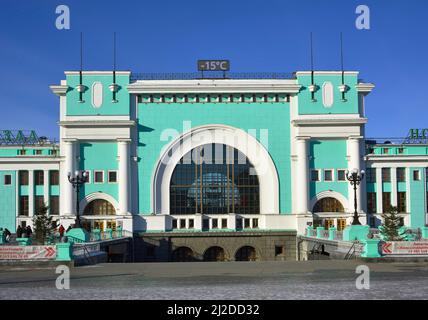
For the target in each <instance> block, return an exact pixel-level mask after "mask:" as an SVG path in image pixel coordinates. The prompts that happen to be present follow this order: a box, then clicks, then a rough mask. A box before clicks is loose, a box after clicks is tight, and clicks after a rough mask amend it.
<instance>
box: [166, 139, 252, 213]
mask: <svg viewBox="0 0 428 320" xmlns="http://www.w3.org/2000/svg"><path fill="white" fill-rule="evenodd" d="M259 198H260V194H259V180H258V178H257V175H256V172H255V169H254V167H253V165H252V164H251V163H250V162H249V160H248V159H247V157H246V156H245V155H244V154H243V153H242V152H240V151H238V150H237V149H234V148H232V147H230V146H226V145H222V144H206V145H203V146H201V147H197V148H195V149H193V150H192V151H190V152H188V153H187V154H186V155H184V157H183V158H181V160H180V162H179V163H178V164H177V166H176V167H175V169H174V172H173V174H172V178H171V183H170V213H171V214H193V213H203V214H227V213H232V212H233V213H238V214H245V213H250V214H257V213H260V207H259Z"/></svg>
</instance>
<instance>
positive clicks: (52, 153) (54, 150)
mask: <svg viewBox="0 0 428 320" xmlns="http://www.w3.org/2000/svg"><path fill="white" fill-rule="evenodd" d="M49 154H50V155H51V156H57V155H58V150H56V149H52V150H49Z"/></svg>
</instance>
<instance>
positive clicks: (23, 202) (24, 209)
mask: <svg viewBox="0 0 428 320" xmlns="http://www.w3.org/2000/svg"><path fill="white" fill-rule="evenodd" d="M19 215H21V216H28V196H20V197H19Z"/></svg>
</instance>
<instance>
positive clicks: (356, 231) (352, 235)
mask: <svg viewBox="0 0 428 320" xmlns="http://www.w3.org/2000/svg"><path fill="white" fill-rule="evenodd" d="M369 229H370V227H369V226H367V225H365V226H363V225H350V226H347V227H346V228H345V230H343V240H344V241H355V240H358V241H361V240H366V239H367V235H368V234H369Z"/></svg>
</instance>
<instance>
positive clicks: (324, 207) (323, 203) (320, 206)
mask: <svg viewBox="0 0 428 320" xmlns="http://www.w3.org/2000/svg"><path fill="white" fill-rule="evenodd" d="M313 212H344V210H343V206H342V204H341V203H340V201H339V200H337V199H335V198H331V197H328V198H322V199H320V200H318V202H317V203H316V204H315V206H314V211H313Z"/></svg>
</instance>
